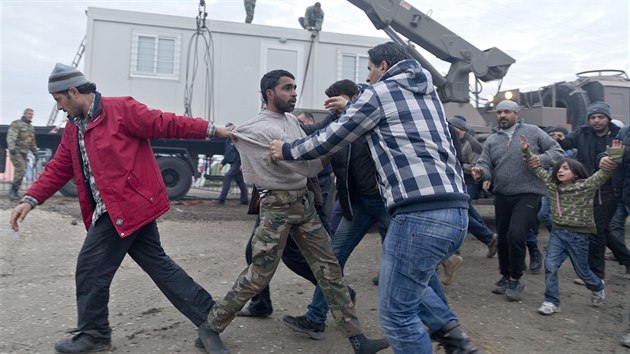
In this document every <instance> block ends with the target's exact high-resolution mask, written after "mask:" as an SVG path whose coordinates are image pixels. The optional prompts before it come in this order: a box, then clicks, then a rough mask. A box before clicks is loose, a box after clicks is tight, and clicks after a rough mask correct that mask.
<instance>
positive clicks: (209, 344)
mask: <svg viewBox="0 0 630 354" xmlns="http://www.w3.org/2000/svg"><path fill="white" fill-rule="evenodd" d="M197 333H198V334H199V339H200V340H201V343H202V344H203V346H204V348H205V349H206V352H208V353H210V354H229V353H230V352H229V351H228V350H227V349H226V348H225V346H224V345H223V342H222V341H221V337H219V333H217V332H215V331H213V330H211V329H210V328H209V327H208V324H207V323H202V324H201V325H200V326H199V328H198V329H197Z"/></svg>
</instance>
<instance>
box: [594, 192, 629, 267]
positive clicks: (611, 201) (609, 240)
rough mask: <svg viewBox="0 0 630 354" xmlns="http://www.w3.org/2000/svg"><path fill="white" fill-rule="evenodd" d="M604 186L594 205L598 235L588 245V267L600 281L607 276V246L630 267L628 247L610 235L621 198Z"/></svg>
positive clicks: (596, 196) (621, 261) (619, 259)
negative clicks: (611, 224) (612, 221)
mask: <svg viewBox="0 0 630 354" xmlns="http://www.w3.org/2000/svg"><path fill="white" fill-rule="evenodd" d="M606 187H607V186H604V187H602V188H601V189H600V191H599V192H598V193H597V194H596V195H595V201H594V203H593V215H594V216H595V226H597V234H595V235H591V236H590V238H589V244H588V265H589V267H590V268H591V270H592V271H593V273H595V275H597V276H598V277H599V278H600V279H604V277H605V275H606V260H605V258H604V255H605V253H606V246H608V248H610V250H611V251H612V252H613V254H614V255H615V258H617V261H619V263H621V264H622V265H630V251H629V250H628V248H627V247H626V245H625V244H624V243H623V242H622V241H621V240H618V239H616V238H615V237H613V235H612V234H611V233H610V221H611V220H612V218H613V215H615V211H616V210H617V205H618V204H619V198H616V197H615V196H614V195H613V192H612V190H611V189H610V188H606Z"/></svg>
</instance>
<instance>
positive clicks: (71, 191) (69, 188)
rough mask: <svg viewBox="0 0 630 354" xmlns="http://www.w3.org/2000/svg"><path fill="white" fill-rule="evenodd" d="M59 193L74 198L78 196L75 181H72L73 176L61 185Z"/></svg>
mask: <svg viewBox="0 0 630 354" xmlns="http://www.w3.org/2000/svg"><path fill="white" fill-rule="evenodd" d="M59 193H61V195H63V196H64V197H71V198H76V197H78V196H79V192H78V191H77V182H75V181H74V178H72V179H71V180H69V181H68V183H66V185H65V186H63V187H61V189H60V190H59Z"/></svg>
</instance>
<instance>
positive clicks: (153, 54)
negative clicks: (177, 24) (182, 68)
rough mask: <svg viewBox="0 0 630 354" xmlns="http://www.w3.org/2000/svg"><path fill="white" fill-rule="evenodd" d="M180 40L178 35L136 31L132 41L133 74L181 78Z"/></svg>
mask: <svg viewBox="0 0 630 354" xmlns="http://www.w3.org/2000/svg"><path fill="white" fill-rule="evenodd" d="M180 42H181V40H180V37H179V36H178V35H158V34H146V33H134V34H133V40H132V42H131V70H130V72H131V75H132V76H142V77H156V78H169V79H177V78H179V58H180V50H181V44H180Z"/></svg>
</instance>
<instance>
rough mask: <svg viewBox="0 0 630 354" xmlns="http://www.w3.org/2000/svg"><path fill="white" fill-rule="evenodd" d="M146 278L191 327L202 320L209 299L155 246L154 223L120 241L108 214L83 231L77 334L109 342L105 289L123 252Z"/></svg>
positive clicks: (200, 288) (155, 231)
mask: <svg viewBox="0 0 630 354" xmlns="http://www.w3.org/2000/svg"><path fill="white" fill-rule="evenodd" d="M127 253H128V254H129V255H130V256H131V258H132V259H133V260H134V261H135V262H136V263H138V265H139V266H140V267H141V268H142V269H143V270H144V271H145V272H146V273H147V274H148V275H149V276H150V277H151V279H152V280H153V282H154V283H155V284H156V285H157V286H158V288H160V290H161V291H162V293H163V294H164V295H166V297H167V298H168V300H169V301H170V302H171V303H172V304H173V306H175V307H176V308H177V309H178V310H179V311H180V312H181V313H182V314H184V316H186V317H188V319H189V320H190V321H192V322H193V323H194V324H195V325H196V326H199V325H200V324H201V323H203V322H205V321H206V319H207V316H208V313H209V312H210V309H211V308H212V306H213V305H214V303H215V301H214V300H213V299H212V296H211V295H210V294H209V293H208V292H207V291H206V290H205V289H204V288H202V287H201V286H200V285H199V284H197V283H195V281H194V280H193V279H192V278H191V277H190V276H189V275H188V274H186V272H185V271H184V270H183V269H182V268H180V267H179V266H178V265H177V264H176V263H175V262H173V260H172V259H171V258H169V257H168V256H167V255H166V254H165V253H164V249H162V245H161V244H160V234H159V232H158V228H157V224H156V222H155V221H153V222H151V223H149V224H147V225H145V226H143V227H142V228H140V229H139V230H138V231H136V232H134V233H133V234H131V235H129V236H127V237H125V238H120V236H118V234H117V233H116V230H115V229H114V226H113V225H112V222H111V220H110V218H109V214H104V215H102V216H101V217H100V218H99V219H98V220H97V222H96V224H95V225H94V226H92V227H91V228H90V229H89V230H88V233H87V236H86V238H85V241H84V242H83V247H82V248H81V252H80V253H79V257H78V260H77V269H76V287H77V308H78V316H79V319H78V330H79V331H80V332H84V333H88V334H90V335H92V336H94V337H96V338H98V339H110V338H111V332H112V329H111V327H110V326H109V320H108V314H109V311H108V307H107V304H108V302H109V287H110V284H111V282H112V278H113V277H114V274H116V270H118V267H119V266H120V263H121V262H122V261H123V259H124V258H125V255H126V254H127Z"/></svg>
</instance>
